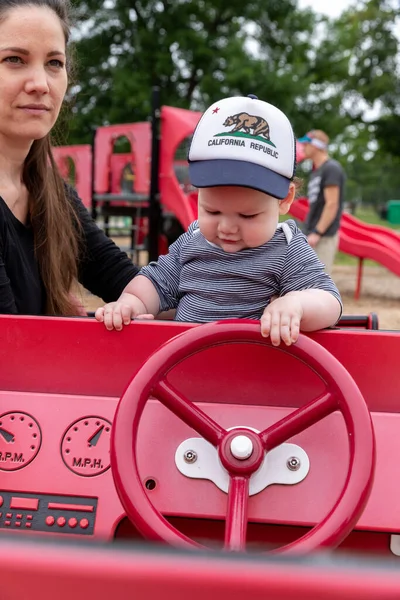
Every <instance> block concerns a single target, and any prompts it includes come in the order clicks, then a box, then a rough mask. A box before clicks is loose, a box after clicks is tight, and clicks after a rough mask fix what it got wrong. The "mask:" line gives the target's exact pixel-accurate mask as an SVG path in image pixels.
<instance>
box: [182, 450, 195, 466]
mask: <svg viewBox="0 0 400 600" xmlns="http://www.w3.org/2000/svg"><path fill="white" fill-rule="evenodd" d="M183 459H184V461H185V462H187V463H189V464H191V463H194V462H196V460H197V452H195V451H194V450H186V452H185V454H184V455H183Z"/></svg>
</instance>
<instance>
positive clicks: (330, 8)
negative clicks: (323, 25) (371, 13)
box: [299, 0, 352, 17]
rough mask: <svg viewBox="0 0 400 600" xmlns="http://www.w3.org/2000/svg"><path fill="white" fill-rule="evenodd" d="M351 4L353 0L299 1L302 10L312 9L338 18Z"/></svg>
mask: <svg viewBox="0 0 400 600" xmlns="http://www.w3.org/2000/svg"><path fill="white" fill-rule="evenodd" d="M351 4H352V2H351V0H331V1H330V0H299V7H300V8H307V7H310V8H312V9H313V10H314V11H315V12H319V13H322V14H324V15H328V16H329V17H338V16H339V15H340V14H341V13H342V12H343V11H344V10H345V9H346V8H348V7H349V6H350V5H351Z"/></svg>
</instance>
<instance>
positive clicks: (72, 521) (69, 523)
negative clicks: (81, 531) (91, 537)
mask: <svg viewBox="0 0 400 600" xmlns="http://www.w3.org/2000/svg"><path fill="white" fill-rule="evenodd" d="M68 525H69V526H70V527H72V529H73V528H74V527H76V526H77V525H78V519H75V517H72V519H70V520H69V521H68Z"/></svg>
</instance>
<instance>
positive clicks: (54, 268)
mask: <svg viewBox="0 0 400 600" xmlns="http://www.w3.org/2000/svg"><path fill="white" fill-rule="evenodd" d="M34 6H38V7H47V8H50V9H51V10H53V11H54V12H55V14H56V15H57V16H58V18H59V19H60V23H61V26H62V28H63V31H64V35H65V41H66V44H68V41H69V37H70V23H69V16H70V3H69V0H1V1H0V22H1V21H2V20H3V19H5V18H6V17H7V13H9V12H10V11H11V10H14V9H16V8H21V7H26V8H28V7H34ZM67 66H68V69H70V68H71V57H70V56H67ZM22 180H23V183H24V184H25V186H26V188H27V190H28V193H29V214H30V222H31V226H32V229H33V235H34V242H35V253H36V258H37V261H38V264H39V269H40V274H41V277H42V280H43V283H44V286H45V289H46V294H47V306H46V313H47V314H48V315H62V316H71V315H74V314H76V307H75V305H74V303H73V301H72V299H71V296H70V292H71V288H72V287H73V285H74V283H75V282H76V280H77V275H78V254H79V239H80V226H79V221H78V219H77V216H76V214H75V211H74V208H73V206H72V204H71V200H70V199H69V198H68V197H67V194H66V190H65V185H64V182H63V179H62V177H61V175H60V173H59V171H58V168H57V166H56V164H55V161H54V158H53V154H52V151H51V138H50V134H48V135H47V136H46V137H44V138H43V139H40V140H35V141H34V142H33V144H32V146H31V149H30V151H29V154H28V156H27V158H26V160H25V164H24V169H23V173H22ZM28 293H29V291H28Z"/></svg>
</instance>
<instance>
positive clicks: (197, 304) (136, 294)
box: [96, 96, 342, 345]
mask: <svg viewBox="0 0 400 600" xmlns="http://www.w3.org/2000/svg"><path fill="white" fill-rule="evenodd" d="M188 161H189V174H190V179H191V182H192V184H193V185H194V186H196V187H197V188H199V192H198V220H197V221H195V222H194V223H192V224H191V225H190V226H189V229H188V231H187V232H186V233H184V234H183V235H181V236H180V237H179V238H178V240H177V241H176V242H174V243H173V244H172V245H171V246H170V248H169V252H168V254H166V255H165V256H160V257H159V259H158V261H157V262H152V263H150V264H149V265H148V266H146V267H144V268H143V269H142V270H141V271H140V273H139V274H138V276H137V277H135V278H134V280H133V281H131V282H130V283H129V284H128V286H127V287H126V288H125V290H124V292H123V293H122V295H121V296H120V298H119V299H118V300H117V302H112V303H110V304H106V305H105V306H104V307H102V308H99V309H98V310H97V311H96V318H97V320H98V321H104V323H105V326H106V327H107V329H113V328H115V329H118V330H119V329H122V327H123V325H128V324H129V323H130V322H131V319H132V318H133V317H140V318H153V317H154V316H156V315H158V314H159V313H160V312H162V311H166V310H170V309H176V315H175V320H178V321H192V322H197V323H205V322H209V321H218V320H222V319H234V318H242V319H259V320H261V333H262V335H263V336H266V337H267V336H270V338H271V342H272V344H273V345H279V344H280V342H281V341H283V342H284V343H285V344H287V345H290V344H292V343H294V342H295V341H296V340H297V338H298V335H299V331H300V330H302V331H314V330H317V329H322V328H325V327H329V326H332V325H334V324H335V323H336V322H337V320H338V319H339V317H340V315H341V310H342V304H341V299H340V295H339V292H338V290H337V288H336V286H335V284H334V283H333V281H332V279H331V278H330V277H329V275H327V274H326V273H325V272H324V266H323V264H322V263H321V262H320V261H319V259H318V258H317V255H316V254H315V252H314V250H313V249H312V248H311V247H310V246H309V245H308V242H307V239H306V237H305V236H304V235H303V234H302V233H301V231H300V230H299V228H298V227H297V225H296V224H295V222H294V221H292V220H289V221H286V222H284V223H280V224H279V223H278V221H279V215H285V214H286V213H288V211H289V209H290V206H291V204H292V202H293V200H294V197H295V191H296V185H295V182H294V175H295V167H296V139H295V136H294V134H293V130H292V127H291V124H290V122H289V120H288V118H287V117H286V116H285V115H284V113H283V112H281V111H280V110H279V109H278V108H276V107H275V106H272V105H271V104H268V103H267V102H263V101H261V100H258V99H257V98H256V97H255V96H248V97H232V98H225V99H223V100H221V101H220V102H216V103H215V104H213V105H212V106H211V107H210V108H209V109H208V110H207V111H206V112H205V113H204V114H203V116H202V117H201V119H200V121H199V123H198V125H197V128H196V130H195V132H194V135H193V139H192V143H191V146H190V150H189V156H188Z"/></svg>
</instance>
